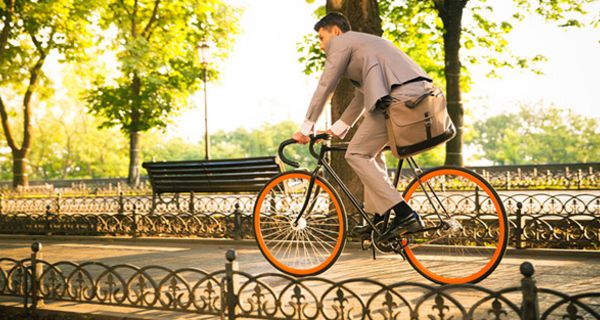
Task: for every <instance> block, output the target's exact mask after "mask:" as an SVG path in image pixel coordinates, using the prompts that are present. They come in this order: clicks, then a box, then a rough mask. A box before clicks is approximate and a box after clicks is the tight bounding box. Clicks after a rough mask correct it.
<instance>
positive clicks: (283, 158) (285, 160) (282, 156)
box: [277, 139, 300, 168]
mask: <svg viewBox="0 0 600 320" xmlns="http://www.w3.org/2000/svg"><path fill="white" fill-rule="evenodd" d="M295 143H298V142H297V141H296V140H294V139H288V140H285V141H283V142H282V143H281V144H279V149H278V150H277V154H278V155H279V159H281V161H283V163H285V164H287V165H290V166H292V167H294V168H300V164H299V163H298V162H296V161H293V160H290V159H288V158H286V156H285V154H284V153H283V149H285V147H287V146H289V145H290V144H295Z"/></svg>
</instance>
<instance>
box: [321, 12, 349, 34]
mask: <svg viewBox="0 0 600 320" xmlns="http://www.w3.org/2000/svg"><path fill="white" fill-rule="evenodd" d="M333 26H338V28H340V30H342V32H346V31H350V30H351V29H350V22H349V21H348V18H346V16H345V15H343V14H341V13H339V12H336V11H333V12H330V13H328V14H326V15H325V16H324V17H323V18H321V20H319V22H317V23H316V24H315V27H314V29H315V31H317V32H319V29H321V28H331V27H333Z"/></svg>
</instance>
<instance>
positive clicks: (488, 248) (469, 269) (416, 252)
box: [403, 166, 509, 284]
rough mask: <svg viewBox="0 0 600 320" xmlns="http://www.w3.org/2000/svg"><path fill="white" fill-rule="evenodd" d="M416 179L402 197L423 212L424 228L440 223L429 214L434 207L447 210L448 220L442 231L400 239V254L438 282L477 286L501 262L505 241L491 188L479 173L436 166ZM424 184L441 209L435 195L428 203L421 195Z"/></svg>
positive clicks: (503, 214) (504, 220) (500, 208)
mask: <svg viewBox="0 0 600 320" xmlns="http://www.w3.org/2000/svg"><path fill="white" fill-rule="evenodd" d="M418 177H419V178H418V179H417V178H415V179H413V181H411V182H410V183H409V185H408V186H407V187H406V190H405V192H404V194H403V195H404V199H405V200H406V201H408V202H409V204H411V206H413V209H415V210H416V211H417V212H419V213H420V214H421V216H422V217H423V220H424V222H425V225H426V227H431V226H433V225H434V224H435V223H436V221H435V220H438V221H439V219H438V217H437V214H435V213H433V212H432V210H435V208H436V207H437V210H438V211H442V210H443V208H445V209H446V210H447V211H448V214H449V215H450V219H448V220H447V222H448V223H449V225H448V228H447V229H446V230H443V229H440V230H435V231H429V232H424V233H420V234H419V233H418V234H415V235H412V236H410V237H408V238H406V239H404V241H405V244H406V243H409V245H408V246H406V247H405V250H404V253H405V256H406V258H407V260H408V262H409V263H410V264H411V266H412V267H413V268H414V269H415V270H416V271H417V272H418V273H420V274H421V275H422V276H424V277H425V278H427V279H429V280H431V281H433V282H436V283H439V284H462V283H477V282H479V281H481V280H483V279H485V278H486V277H488V276H489V275H490V274H491V273H492V272H493V271H494V270H495V269H496V268H497V267H498V265H499V264H500V261H501V260H502V258H503V256H504V253H505V252H506V246H507V243H508V225H509V224H508V219H507V216H506V211H505V209H504V205H503V204H502V201H501V199H500V197H499V196H498V194H497V193H496V191H495V190H494V188H493V187H492V186H491V185H490V184H489V183H488V182H487V181H486V180H485V179H483V178H482V177H481V176H480V175H478V174H477V173H475V172H473V171H471V170H468V169H465V168H460V167H452V166H444V167H438V168H434V169H431V170H428V171H426V172H423V173H422V174H420V175H419V176H418ZM419 180H420V181H421V184H420V183H419ZM426 182H428V183H429V185H430V186H432V188H433V189H434V190H435V194H436V195H437V197H438V199H439V201H442V203H443V204H444V206H443V208H442V206H440V203H439V201H438V200H436V199H435V197H433V193H431V192H430V193H429V195H430V197H429V198H430V199H433V201H430V200H429V199H428V198H427V196H426V195H425V192H423V190H422V186H426V184H425V183H426ZM418 197H420V198H421V200H422V201H421V202H420V203H421V206H420V207H419V206H417V204H418V203H419V201H417V200H416V198H418ZM432 204H433V205H432ZM409 240H411V241H409Z"/></svg>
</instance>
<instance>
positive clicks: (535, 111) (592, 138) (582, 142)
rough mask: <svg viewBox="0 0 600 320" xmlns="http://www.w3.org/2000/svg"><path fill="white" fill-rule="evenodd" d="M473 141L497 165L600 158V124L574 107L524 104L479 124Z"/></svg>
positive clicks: (592, 160) (594, 159) (595, 160)
mask: <svg viewBox="0 0 600 320" xmlns="http://www.w3.org/2000/svg"><path fill="white" fill-rule="evenodd" d="M471 142H472V143H473V144H475V145H477V146H479V147H480V148H481V149H482V150H483V157H484V158H486V159H489V160H491V161H493V162H494V163H496V164H500V165H504V164H527V163H569V162H597V161H600V123H599V121H598V119H596V118H588V117H584V116H581V115H578V114H575V113H573V112H572V111H571V110H567V109H561V108H557V107H550V108H540V107H539V106H522V107H521V109H520V111H519V112H518V113H512V114H503V115H497V116H494V117H490V118H488V119H486V120H482V121H478V122H476V123H475V134H474V135H473V138H472V141H471Z"/></svg>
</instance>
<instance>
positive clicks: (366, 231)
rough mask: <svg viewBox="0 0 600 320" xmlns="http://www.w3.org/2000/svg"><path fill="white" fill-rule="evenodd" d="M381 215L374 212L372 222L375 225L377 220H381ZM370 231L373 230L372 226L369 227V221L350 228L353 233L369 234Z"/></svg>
mask: <svg viewBox="0 0 600 320" xmlns="http://www.w3.org/2000/svg"><path fill="white" fill-rule="evenodd" d="M383 217H384V216H383V215H380V214H378V213H376V214H375V216H374V217H373V220H372V221H373V224H375V225H377V224H378V223H379V222H381V221H383ZM371 231H373V227H371V225H370V224H369V223H367V224H365V225H362V226H356V227H354V229H352V232H354V233H355V234H370V233H371Z"/></svg>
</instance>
